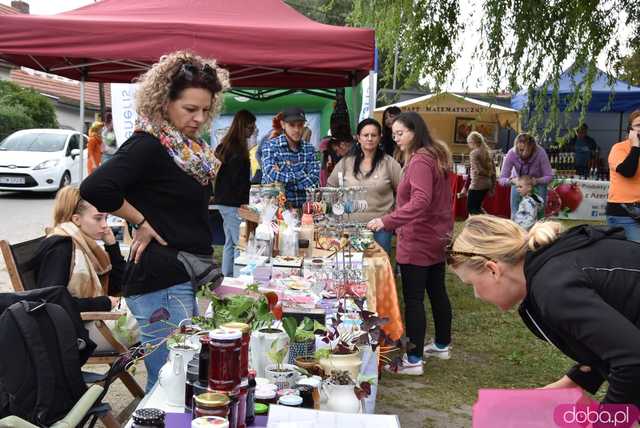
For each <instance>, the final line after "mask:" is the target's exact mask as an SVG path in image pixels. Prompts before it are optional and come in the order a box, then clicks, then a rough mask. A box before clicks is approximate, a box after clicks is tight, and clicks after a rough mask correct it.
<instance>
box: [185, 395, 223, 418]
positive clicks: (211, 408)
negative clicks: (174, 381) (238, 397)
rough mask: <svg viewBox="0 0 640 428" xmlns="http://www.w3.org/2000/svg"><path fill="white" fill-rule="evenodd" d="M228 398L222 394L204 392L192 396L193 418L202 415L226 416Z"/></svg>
mask: <svg viewBox="0 0 640 428" xmlns="http://www.w3.org/2000/svg"><path fill="white" fill-rule="evenodd" d="M229 404H230V400H229V397H227V396H226V395H224V394H216V393H214V392H206V393H204V394H200V395H196V396H195V397H193V418H194V419H195V418H200V417H202V416H219V417H221V418H226V417H228V416H229Z"/></svg>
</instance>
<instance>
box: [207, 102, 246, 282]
mask: <svg viewBox="0 0 640 428" xmlns="http://www.w3.org/2000/svg"><path fill="white" fill-rule="evenodd" d="M255 130H256V117H255V116H254V115H253V114H252V113H250V112H249V111H247V110H240V111H238V112H237V113H236V114H235V116H234V117H233V121H232V122H231V126H230V127H229V131H228V132H227V134H226V135H225V136H224V137H222V142H221V143H220V144H219V145H218V147H216V151H215V154H216V157H217V158H218V159H220V161H221V162H222V166H221V167H220V171H219V172H218V177H217V178H216V183H215V189H214V192H213V203H214V204H215V205H216V208H217V209H218V212H220V215H221V216H222V227H223V228H224V236H225V241H224V251H223V253H222V274H223V275H224V276H233V261H234V259H235V256H236V250H235V248H236V245H238V240H239V235H240V223H241V222H242V220H241V219H240V217H239V216H238V208H239V207H240V205H242V204H248V203H249V189H250V188H251V161H250V160H249V146H248V143H247V140H248V139H250V138H251V136H252V135H253V134H254V132H255Z"/></svg>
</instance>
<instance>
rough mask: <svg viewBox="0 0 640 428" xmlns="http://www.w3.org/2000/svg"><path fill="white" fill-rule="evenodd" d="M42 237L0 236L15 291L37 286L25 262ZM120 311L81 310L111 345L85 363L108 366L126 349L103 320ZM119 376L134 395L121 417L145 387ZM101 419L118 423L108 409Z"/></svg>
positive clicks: (124, 374) (124, 373)
mask: <svg viewBox="0 0 640 428" xmlns="http://www.w3.org/2000/svg"><path fill="white" fill-rule="evenodd" d="M44 238H45V236H41V237H39V238H36V239H32V240H30V241H25V242H20V243H17V244H13V245H10V244H9V242H7V241H5V240H0V251H2V256H3V257H4V261H5V263H6V265H7V271H8V272H9V278H10V280H11V285H12V286H13V289H14V291H16V292H19V291H25V290H33V289H35V288H37V281H36V270H35V269H31V270H30V269H26V268H25V266H26V265H27V262H28V261H29V260H31V258H32V257H33V256H34V254H35V253H36V250H37V249H38V247H39V245H40V242H42V241H43V240H44ZM121 315H122V314H120V313H117V312H82V313H81V314H80V316H81V318H82V320H83V321H94V322H95V324H96V327H97V329H98V331H99V332H100V333H101V334H102V336H103V337H104V339H105V340H106V341H107V342H108V343H109V344H110V345H111V346H112V347H113V349H114V351H112V352H96V353H94V355H92V356H91V357H89V360H88V361H87V364H107V365H109V367H111V366H113V364H114V363H115V362H116V360H117V359H118V357H119V356H120V355H121V354H123V353H125V352H127V351H128V350H127V348H126V347H125V346H124V345H122V344H121V343H120V342H118V341H117V340H116V339H115V338H114V337H113V334H112V333H111V330H109V327H107V325H106V324H105V321H106V320H117V319H118V318H119V317H120V316H121ZM118 378H119V379H120V380H121V381H122V383H123V384H124V385H125V386H126V388H127V389H128V390H129V392H130V393H131V395H133V397H134V401H133V402H132V403H131V404H130V405H129V406H128V407H127V408H126V409H125V411H123V413H122V414H120V415H119V418H120V417H126V416H128V415H124V413H125V412H126V411H127V410H129V409H131V408H135V407H133V406H135V405H136V404H137V402H138V401H139V399H141V398H142V397H144V390H143V389H142V388H141V387H140V385H138V383H137V382H136V380H135V379H134V378H133V376H131V374H129V373H128V372H127V371H126V370H123V371H121V372H120V374H119V375H118ZM85 380H87V381H89V382H93V381H94V380H95V381H98V382H100V381H102V380H103V377H101V376H88V377H86V378H85ZM101 419H102V422H103V423H104V424H105V425H106V426H107V427H108V428H111V427H119V426H120V424H119V423H118V422H117V421H116V419H115V418H114V417H113V414H111V412H109V414H108V415H107V416H106V417H102V418H101Z"/></svg>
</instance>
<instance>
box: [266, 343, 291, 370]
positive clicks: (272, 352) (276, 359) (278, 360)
mask: <svg viewBox="0 0 640 428" xmlns="http://www.w3.org/2000/svg"><path fill="white" fill-rule="evenodd" d="M288 350H289V343H288V341H287V340H286V339H278V340H274V341H273V343H271V348H270V349H269V351H267V357H269V359H270V360H271V362H273V363H274V364H275V365H276V371H279V372H281V371H283V369H282V363H283V362H284V358H285V357H286V356H287V351H288Z"/></svg>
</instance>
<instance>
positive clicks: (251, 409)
mask: <svg viewBox="0 0 640 428" xmlns="http://www.w3.org/2000/svg"><path fill="white" fill-rule="evenodd" d="M255 405H256V371H255V370H253V369H252V370H249V380H248V381H247V415H246V416H245V421H246V423H247V425H249V424H251V423H253V421H254V420H255V419H256V412H255Z"/></svg>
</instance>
